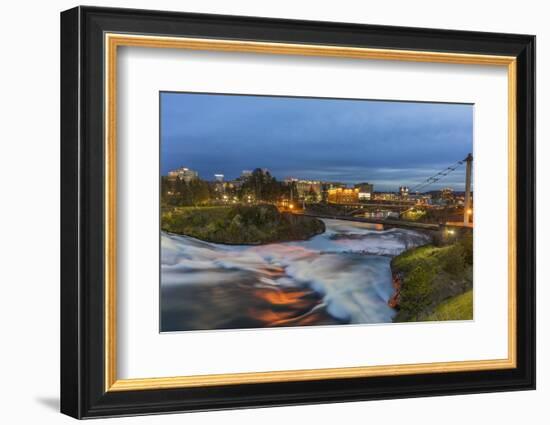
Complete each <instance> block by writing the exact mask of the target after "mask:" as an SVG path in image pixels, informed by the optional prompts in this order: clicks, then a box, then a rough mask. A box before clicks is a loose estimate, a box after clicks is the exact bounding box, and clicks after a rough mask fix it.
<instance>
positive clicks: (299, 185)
mask: <svg viewBox="0 0 550 425" xmlns="http://www.w3.org/2000/svg"><path fill="white" fill-rule="evenodd" d="M294 183H295V184H296V191H297V192H298V197H299V198H300V199H306V200H308V201H311V202H318V201H320V200H321V182H320V181H316V180H296V181H295V182H294Z"/></svg>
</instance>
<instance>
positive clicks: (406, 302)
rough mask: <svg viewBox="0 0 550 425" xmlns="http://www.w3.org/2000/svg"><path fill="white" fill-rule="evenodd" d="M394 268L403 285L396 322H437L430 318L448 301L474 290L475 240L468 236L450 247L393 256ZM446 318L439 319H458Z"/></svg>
mask: <svg viewBox="0 0 550 425" xmlns="http://www.w3.org/2000/svg"><path fill="white" fill-rule="evenodd" d="M391 267H392V272H393V273H394V275H397V276H399V278H400V279H401V284H402V285H401V291H400V294H399V304H398V305H399V311H398V313H397V315H396V316H395V318H394V321H396V322H411V321H423V320H436V319H433V318H432V319H428V317H431V315H432V314H434V313H435V312H436V311H437V309H438V308H439V307H440V306H441V305H443V303H444V302H445V301H446V300H449V299H451V298H454V297H456V296H458V295H460V294H463V293H465V292H467V291H470V290H471V289H472V238H471V237H470V236H468V235H466V236H464V237H463V238H461V239H459V240H457V241H456V242H454V243H453V244H451V245H447V246H442V247H437V246H433V245H425V246H422V247H418V248H413V249H411V250H408V251H405V252H404V253H402V254H401V255H398V256H397V257H394V258H393V260H392V263H391ZM448 309H450V307H449V308H448ZM448 309H447V310H444V311H450V310H448ZM464 314H465V315H466V314H467V312H465V313H464ZM447 316H448V317H455V316H453V315H451V314H450V313H449V314H448V315H447ZM447 316H446V315H444V314H443V313H441V314H440V315H439V316H438V317H441V319H437V320H459V319H454V318H451V319H445V318H444V317H447ZM464 317H466V316H464Z"/></svg>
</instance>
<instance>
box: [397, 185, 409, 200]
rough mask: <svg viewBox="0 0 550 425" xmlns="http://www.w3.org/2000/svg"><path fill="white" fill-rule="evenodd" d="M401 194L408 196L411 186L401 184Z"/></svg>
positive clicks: (403, 196) (404, 196)
mask: <svg viewBox="0 0 550 425" xmlns="http://www.w3.org/2000/svg"><path fill="white" fill-rule="evenodd" d="M399 195H400V196H401V197H402V198H406V197H407V196H409V188H408V187H407V186H400V187H399Z"/></svg>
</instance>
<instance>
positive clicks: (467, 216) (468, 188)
mask: <svg viewBox="0 0 550 425" xmlns="http://www.w3.org/2000/svg"><path fill="white" fill-rule="evenodd" d="M473 160H474V157H473V156H472V154H471V153H469V154H468V156H467V157H466V159H465V160H464V161H466V189H465V190H464V225H465V226H468V225H469V224H470V209H471V201H470V198H471V186H472V161H473Z"/></svg>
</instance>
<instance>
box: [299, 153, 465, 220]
mask: <svg viewBox="0 0 550 425" xmlns="http://www.w3.org/2000/svg"><path fill="white" fill-rule="evenodd" d="M472 162H473V157H472V154H468V156H467V157H466V158H464V159H462V160H460V161H457V162H455V163H454V164H452V165H450V166H448V167H446V168H444V169H443V170H441V171H439V172H438V173H436V174H434V175H432V176H430V177H428V178H427V179H425V180H423V181H422V182H420V183H419V184H417V185H415V186H413V187H412V189H411V192H416V193H419V192H420V190H425V189H426V188H427V187H429V186H431V185H433V184H434V183H436V182H438V181H440V180H441V179H443V178H444V177H446V176H448V175H449V174H451V173H452V172H453V171H455V170H457V169H458V168H459V167H460V166H461V165H463V164H466V179H465V189H464V211H463V212H462V213H461V214H462V220H459V217H453V220H452V221H450V220H448V218H449V217H447V220H445V224H443V223H418V222H414V221H407V220H402V219H401V218H400V217H401V216H402V215H403V214H404V213H406V212H407V211H411V210H414V209H415V208H418V207H419V205H418V204H417V202H416V201H415V200H407V199H399V200H371V201H367V202H364V203H347V204H334V203H331V204H327V207H328V208H327V209H326V210H325V211H323V208H318V210H317V211H315V210H314V209H311V208H310V210H307V209H305V210H304V211H303V212H301V214H303V215H308V216H311V217H318V218H326V219H336V220H349V221H358V222H363V223H371V224H380V225H390V226H399V227H411V228H417V229H426V230H438V229H440V227H441V226H442V225H444V226H445V227H449V226H451V227H473V223H471V221H470V218H471V215H472V214H471V205H472V204H471V184H472ZM311 207H313V205H311ZM421 207H422V208H425V209H431V208H438V207H435V206H431V205H421ZM379 208H384V209H386V210H391V211H395V212H397V213H398V214H399V218H395V217H394V218H384V219H381V218H376V217H356V216H355V215H356V214H358V213H361V212H364V211H365V210H367V211H368V210H372V209H379ZM319 209H320V210H321V211H319Z"/></svg>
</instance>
